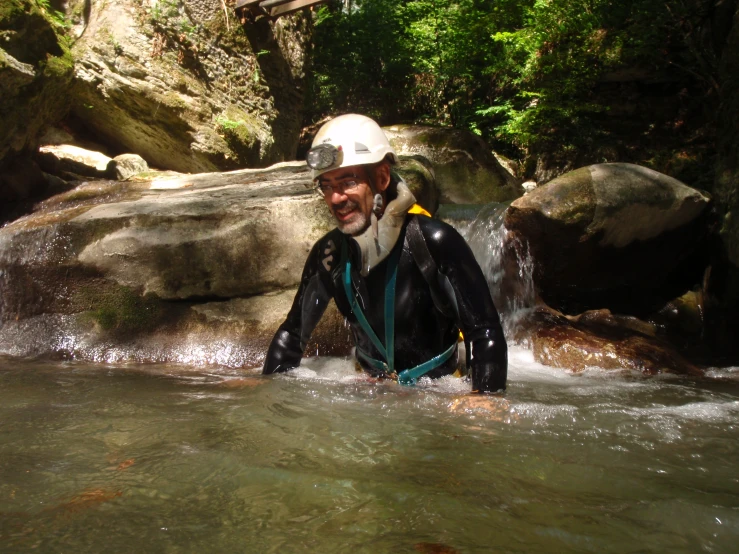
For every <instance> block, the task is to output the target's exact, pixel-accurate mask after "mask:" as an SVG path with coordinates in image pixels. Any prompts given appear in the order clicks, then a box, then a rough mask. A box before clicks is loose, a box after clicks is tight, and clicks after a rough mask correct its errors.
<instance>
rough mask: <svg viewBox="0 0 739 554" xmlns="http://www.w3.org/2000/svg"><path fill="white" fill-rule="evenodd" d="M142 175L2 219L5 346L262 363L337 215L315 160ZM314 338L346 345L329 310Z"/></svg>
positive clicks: (96, 355) (320, 343)
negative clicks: (319, 182)
mask: <svg viewBox="0 0 739 554" xmlns="http://www.w3.org/2000/svg"><path fill="white" fill-rule="evenodd" d="M149 179H151V180H131V181H128V182H116V181H96V182H91V183H85V184H83V185H81V186H79V187H77V188H76V189H74V190H71V191H69V192H66V193H63V194H60V195H58V196H55V197H52V198H51V199H49V200H47V201H45V202H44V203H42V204H41V205H40V206H39V209H38V210H37V211H36V212H34V213H33V214H31V215H28V216H26V217H23V218H21V219H19V220H16V221H14V222H12V223H10V224H8V225H6V226H5V227H3V228H2V229H0V353H5V354H11V355H19V356H32V355H49V354H53V353H56V354H63V355H66V356H71V357H79V358H83V359H94V360H101V361H104V360H109V361H113V360H118V361H126V360H129V361H175V362H176V361H179V362H183V363H193V364H201V363H202V364H224V365H230V366H243V365H249V366H253V365H258V364H259V363H261V360H262V358H263V356H264V353H265V351H266V348H267V346H268V344H269V340H270V339H271V338H272V335H273V333H274V332H275V330H276V328H277V326H278V325H279V324H280V323H281V322H282V320H283V319H284V317H285V315H286V314H287V311H288V309H289V306H290V302H291V301H292V297H293V295H294V291H295V289H294V287H295V286H296V285H297V284H298V282H299V280H300V276H301V273H302V269H303V263H304V260H305V258H306V256H307V254H308V252H309V250H310V248H311V247H312V245H313V244H314V242H315V241H316V240H317V239H318V238H319V237H320V236H322V235H323V234H325V233H326V232H327V231H328V230H330V229H331V228H333V227H334V222H333V219H332V218H331V216H330V214H329V212H328V210H327V209H326V206H325V204H324V202H323V200H322V199H321V198H319V197H318V196H317V195H315V194H314V193H312V192H311V191H309V190H308V189H307V188H306V187H305V185H306V184H310V182H311V181H310V172H309V170H308V169H307V167H306V166H305V164H303V163H301V162H293V163H284V164H278V165H277V166H274V167H272V168H269V169H265V170H242V171H235V172H231V173H217V174H201V175H186V176H183V175H171V174H154V176H153V177H151V176H150V177H149ZM280 291H287V292H280ZM262 295H265V296H262ZM314 339H315V341H314V344H312V345H311V346H310V352H311V353H314V352H315V351H316V350H317V351H318V352H323V353H334V354H346V353H347V352H348V345H349V340H348V331H347V330H346V329H345V328H344V325H343V319H342V318H341V317H340V316H339V315H338V312H337V311H336V310H335V309H333V308H332V309H330V310H329V311H328V314H327V316H326V317H325V318H324V321H323V322H322V323H321V327H320V328H319V329H318V330H317V331H316V334H315V335H314Z"/></svg>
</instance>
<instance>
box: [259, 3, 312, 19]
mask: <svg viewBox="0 0 739 554" xmlns="http://www.w3.org/2000/svg"><path fill="white" fill-rule="evenodd" d="M325 1H326V0H291V1H288V2H285V3H283V4H280V5H279V6H276V7H274V8H270V9H269V10H268V11H269V15H270V17H280V16H283V15H287V14H289V13H292V12H296V11H298V10H301V9H303V8H307V7H308V6H315V5H316V4H323V3H324V2H325Z"/></svg>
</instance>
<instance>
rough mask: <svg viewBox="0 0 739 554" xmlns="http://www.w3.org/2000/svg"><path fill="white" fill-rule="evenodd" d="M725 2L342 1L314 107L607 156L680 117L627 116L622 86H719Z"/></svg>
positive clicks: (319, 36)
mask: <svg viewBox="0 0 739 554" xmlns="http://www.w3.org/2000/svg"><path fill="white" fill-rule="evenodd" d="M713 4H714V3H713V2H712V1H711V0H666V1H665V2H653V1H652V0H621V1H618V0H492V1H491V0H408V1H405V2H397V1H390V0H354V1H353V2H351V3H350V5H349V7H347V5H346V4H345V3H344V2H336V3H334V4H331V5H329V6H328V7H324V8H322V9H321V10H319V12H318V18H317V20H316V29H315V46H314V47H315V50H314V57H313V61H314V65H313V81H312V85H311V94H310V95H309V98H310V103H309V106H310V110H309V114H308V117H309V119H310V120H313V121H315V120H318V119H320V118H322V117H323V116H325V115H328V114H333V113H340V112H346V111H360V112H364V113H368V114H370V115H373V116H374V117H376V118H378V119H379V120H380V121H382V122H399V121H409V122H426V123H436V124H446V125H452V126H455V127H460V128H467V129H470V130H472V131H473V132H476V133H478V134H480V135H482V136H483V137H484V138H486V139H487V140H488V141H490V142H492V143H494V144H495V146H496V148H497V149H499V150H503V151H505V152H507V153H509V154H513V155H514V156H518V157H522V158H523V157H526V156H527V155H528V156H533V155H537V154H539V153H542V152H547V153H550V154H553V155H554V156H555V157H557V158H558V159H560V160H567V159H570V160H571V159H574V158H578V157H579V158H582V159H584V160H586V161H602V160H603V159H606V158H607V157H608V156H611V155H612V156H616V155H618V153H613V154H608V153H607V152H611V151H612V152H616V150H618V148H617V147H618V143H619V141H622V142H623V140H622V138H618V137H619V136H620V135H624V136H626V135H630V136H632V137H634V136H637V137H642V138H641V139H640V140H643V137H647V136H648V137H651V139H650V140H652V142H659V140H660V139H659V138H658V137H657V135H658V134H659V132H662V133H663V134H664V135H666V136H669V135H670V133H671V131H670V129H669V126H670V125H674V124H675V121H673V120H675V119H676V117H677V116H676V115H675V114H647V116H648V117H645V115H644V114H642V113H636V112H635V115H633V117H632V118H631V119H629V118H622V117H613V116H611V113H612V109H614V108H616V107H617V106H616V105H615V104H618V103H622V104H623V103H624V102H628V98H627V99H626V100H624V99H623V98H613V97H609V94H610V95H611V96H613V92H612V91H613V90H619V88H618V87H621V88H623V89H627V88H628V86H627V85H626V84H624V83H647V84H652V83H657V85H656V86H657V89H658V90H656V94H670V95H672V96H673V97H674V96H675V95H676V94H677V92H678V91H679V90H681V89H682V88H684V87H688V89H689V90H688V95H689V96H690V95H692V96H695V97H698V98H699V99H702V98H701V97H702V96H703V95H704V94H705V93H709V94H710V92H711V90H713V89H715V88H716V85H715V78H714V75H715V73H716V62H715V56H714V55H713V54H712V51H711V49H710V48H709V47H707V43H706V36H705V33H702V31H701V29H705V22H706V21H707V19H708V17H709V16H710V12H711V9H712V8H711V6H713ZM622 84H623V86H621V85H622ZM629 86H630V85H629ZM650 86H651V85H650ZM609 87H610V88H609ZM659 87H662V88H661V89H660V88H659ZM619 94H621V93H619ZM622 95H623V94H622ZM644 109H646V110H648V108H646V107H645V108H644ZM637 111H638V110H637ZM673 111H674V110H673ZM613 113H615V112H613ZM660 117H661V118H662V120H660V119H659V118H660ZM627 120H628V121H627ZM650 125H651V127H650ZM672 134H674V133H672ZM614 145H615V146H614ZM609 149H610V150H609ZM633 150H634V151H635V152H638V151H639V150H640V149H639V147H635V148H633ZM624 152H626V151H625V150H624V149H623V148H621V152H620V153H621V154H622V155H624ZM627 154H628V152H627ZM634 155H636V154H634Z"/></svg>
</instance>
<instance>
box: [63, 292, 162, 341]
mask: <svg viewBox="0 0 739 554" xmlns="http://www.w3.org/2000/svg"><path fill="white" fill-rule="evenodd" d="M75 301H76V302H78V303H80V304H82V305H83V306H87V307H88V310H87V311H86V312H85V316H86V317H89V318H90V319H92V320H93V321H94V322H95V323H97V324H98V325H99V326H100V328H101V329H103V330H104V331H108V332H115V333H116V334H123V335H131V334H136V333H143V332H146V331H150V330H151V329H153V328H154V327H156V326H157V324H158V323H159V322H160V320H161V317H162V313H163V310H162V306H161V303H160V301H159V299H158V298H157V297H156V295H154V294H147V295H145V296H141V295H139V294H137V293H136V292H135V291H134V290H133V289H131V288H129V287H125V286H120V285H113V286H111V287H107V288H102V289H101V288H100V287H92V286H86V287H82V288H81V289H80V290H79V291H78V292H77V297H76V298H75Z"/></svg>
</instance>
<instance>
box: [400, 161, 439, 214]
mask: <svg viewBox="0 0 739 554" xmlns="http://www.w3.org/2000/svg"><path fill="white" fill-rule="evenodd" d="M399 158H400V163H399V164H398V165H397V167H395V168H394V171H396V172H397V173H398V174H399V175H400V176H401V177H403V180H404V181H405V184H406V185H408V188H409V189H410V191H411V192H412V193H413V196H415V197H416V202H417V203H418V204H420V205H421V206H422V207H423V208H425V209H426V210H427V211H428V212H429V213H431V214H432V215H433V214H434V213H436V210H437V209H438V208H439V191H438V190H437V188H436V179H435V177H434V170H433V168H432V167H431V162H429V161H428V160H427V159H426V158H424V157H422V156H399Z"/></svg>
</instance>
